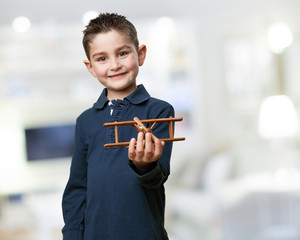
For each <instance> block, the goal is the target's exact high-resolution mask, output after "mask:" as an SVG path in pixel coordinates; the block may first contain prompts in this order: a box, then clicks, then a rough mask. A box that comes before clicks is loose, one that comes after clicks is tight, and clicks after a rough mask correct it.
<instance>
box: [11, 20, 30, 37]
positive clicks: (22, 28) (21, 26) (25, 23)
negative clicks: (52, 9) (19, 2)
mask: <svg viewBox="0 0 300 240" xmlns="http://www.w3.org/2000/svg"><path fill="white" fill-rule="evenodd" d="M12 25H13V28H14V30H15V31H16V32H19V33H24V32H27V31H28V30H29V29H30V26H31V23H30V20H29V19H28V18H27V17H23V16H20V17H17V18H15V19H14V20H13V23H12Z"/></svg>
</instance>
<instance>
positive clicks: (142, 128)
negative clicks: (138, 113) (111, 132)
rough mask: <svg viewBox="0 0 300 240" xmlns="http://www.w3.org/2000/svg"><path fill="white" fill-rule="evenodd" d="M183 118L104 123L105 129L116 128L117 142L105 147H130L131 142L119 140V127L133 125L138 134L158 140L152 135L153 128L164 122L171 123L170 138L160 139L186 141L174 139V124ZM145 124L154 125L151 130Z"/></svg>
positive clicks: (135, 119)
mask: <svg viewBox="0 0 300 240" xmlns="http://www.w3.org/2000/svg"><path fill="white" fill-rule="evenodd" d="M182 119H183V118H174V117H169V118H157V119H145V120H140V119H138V118H137V117H134V118H133V120H134V121H124V122H117V121H116V122H111V123H104V125H103V126H104V127H114V128H115V142H114V143H107V144H104V147H120V146H129V143H130V142H119V138H118V126H126V125H132V126H133V127H134V128H135V129H136V130H137V131H138V132H143V133H144V134H145V133H150V134H151V136H152V139H153V141H154V140H155V139H156V138H157V137H156V136H154V134H153V133H152V129H153V127H154V126H155V125H156V123H162V122H169V138H164V139H160V140H161V141H164V142H172V141H184V140H185V138H174V130H173V122H177V121H182ZM144 123H152V125H151V127H150V128H146V127H145V125H144Z"/></svg>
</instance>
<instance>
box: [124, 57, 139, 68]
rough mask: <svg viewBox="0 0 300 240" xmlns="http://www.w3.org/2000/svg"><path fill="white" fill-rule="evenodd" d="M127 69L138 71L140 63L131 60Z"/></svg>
mask: <svg viewBox="0 0 300 240" xmlns="http://www.w3.org/2000/svg"><path fill="white" fill-rule="evenodd" d="M126 65H127V68H128V69H131V70H137V69H138V68H139V63H138V61H137V60H136V59H135V58H134V59H130V61H128V62H127V64H126Z"/></svg>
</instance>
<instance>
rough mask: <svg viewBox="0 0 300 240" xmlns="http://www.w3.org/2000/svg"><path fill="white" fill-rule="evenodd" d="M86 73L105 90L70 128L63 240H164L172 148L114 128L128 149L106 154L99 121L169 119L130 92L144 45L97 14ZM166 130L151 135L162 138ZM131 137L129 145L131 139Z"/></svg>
mask: <svg viewBox="0 0 300 240" xmlns="http://www.w3.org/2000/svg"><path fill="white" fill-rule="evenodd" d="M83 33H84V37H83V46H84V49H85V53H86V56H87V59H88V60H85V61H84V63H85V65H86V67H87V69H88V71H89V72H90V73H91V74H92V75H93V76H94V77H96V78H97V79H98V81H99V82H100V83H101V84H102V85H103V86H104V87H105V89H104V90H103V92H102V94H101V95H100V97H99V99H98V100H97V102H96V103H95V104H94V105H93V107H92V108H90V109H88V110H86V111H85V112H83V113H82V114H81V115H80V116H79V117H78V118H77V121H76V130H75V144H74V153H73V158H72V164H71V169H70V177H69V180H68V183H67V186H66V188H65V191H64V195H63V202H62V207H63V216H64V221H65V226H64V228H63V230H62V232H63V237H64V240H79V239H80V240H81V239H84V240H154V239H157V240H165V239H168V236H167V233H166V230H165V229H164V208H165V193H164V186H163V184H164V182H165V181H166V180H167V178H168V175H169V162H170V156H171V150H172V144H171V143H166V144H165V143H164V142H162V141H160V140H158V139H157V140H155V142H154V144H153V143H152V139H151V136H150V134H149V133H147V134H146V135H145V136H144V135H143V133H139V134H138V136H137V140H136V139H134V138H133V137H134V136H136V135H137V131H136V130H135V129H134V128H133V127H131V126H123V127H122V128H120V129H119V136H118V137H119V140H120V141H129V140H130V145H129V148H128V149H127V148H125V147H114V148H104V144H105V143H109V142H114V137H115V136H114V129H113V128H111V127H107V128H104V127H103V124H104V123H105V122H114V121H128V120H133V118H134V117H135V116H137V117H138V118H139V119H154V118H166V117H170V116H174V110H173V107H172V106H171V105H170V104H168V103H167V102H164V101H162V100H158V99H155V98H152V97H150V95H149V94H148V93H147V91H146V90H145V88H144V87H143V85H139V86H137V85H136V77H137V75H138V70H139V66H142V65H143V63H144V60H145V57H146V46H145V45H141V46H139V42H138V38H137V33H136V29H135V27H134V26H133V25H132V23H130V22H129V21H128V20H127V19H126V18H125V17H124V16H120V15H118V14H109V13H106V14H100V15H99V16H98V17H97V18H95V19H93V20H91V21H90V23H89V24H88V25H87V26H86V29H85V30H84V31H83ZM168 131H169V130H168V124H157V125H156V126H155V127H154V128H153V133H154V135H155V136H157V137H158V138H165V137H168V133H169V132H168ZM130 138H131V139H130Z"/></svg>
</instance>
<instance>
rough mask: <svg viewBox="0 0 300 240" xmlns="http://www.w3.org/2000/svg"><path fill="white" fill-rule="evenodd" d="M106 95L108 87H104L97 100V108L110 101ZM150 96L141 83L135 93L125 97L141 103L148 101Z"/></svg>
mask: <svg viewBox="0 0 300 240" xmlns="http://www.w3.org/2000/svg"><path fill="white" fill-rule="evenodd" d="M106 96H107V89H106V88H104V89H103V91H102V93H101V95H100V97H99V98H98V100H97V102H96V103H95V104H94V106H93V107H94V108H96V109H102V108H104V106H105V104H106V103H108V102H109V100H108V99H107V97H106ZM149 98H150V94H149V93H148V92H147V90H146V89H145V87H144V85H143V84H141V85H139V86H138V87H137V88H136V89H135V90H134V92H133V93H131V94H130V95H129V96H127V97H125V99H126V100H127V101H129V102H130V103H132V104H140V103H142V102H144V101H147V100H148V99H149Z"/></svg>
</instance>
